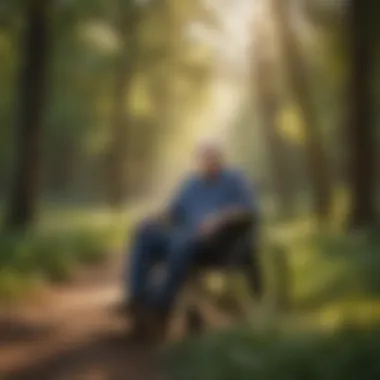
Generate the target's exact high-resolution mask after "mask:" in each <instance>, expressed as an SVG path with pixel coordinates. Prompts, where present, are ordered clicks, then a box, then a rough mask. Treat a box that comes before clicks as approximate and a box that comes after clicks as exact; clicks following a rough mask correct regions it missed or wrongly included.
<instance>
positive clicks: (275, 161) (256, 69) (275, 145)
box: [252, 49, 294, 215]
mask: <svg viewBox="0 0 380 380" xmlns="http://www.w3.org/2000/svg"><path fill="white" fill-rule="evenodd" d="M255 51H256V55H255V57H254V59H253V61H252V74H253V75H252V76H253V81H254V85H255V88H256V101H257V105H258V107H257V110H258V112H259V113H260V115H259V117H260V119H261V125H262V131H263V136H264V138H265V140H266V143H267V146H268V152H269V153H268V154H269V161H270V168H271V174H272V182H273V184H274V190H275V193H276V195H277V197H278V200H279V206H280V214H281V215H290V214H291V213H292V211H293V210H292V206H294V204H293V200H294V199H293V194H292V189H291V187H290V181H289V174H290V173H289V167H288V165H287V159H286V155H285V154H284V153H285V150H284V146H283V145H284V144H283V141H282V138H281V136H280V135H279V133H278V129H277V125H276V124H277V120H278V118H277V115H278V108H279V101H280V99H279V94H278V89H277V88H276V83H275V80H273V78H274V76H275V75H274V74H275V72H276V67H275V65H274V61H273V59H272V58H271V57H269V56H266V53H265V51H264V49H256V50H255Z"/></svg>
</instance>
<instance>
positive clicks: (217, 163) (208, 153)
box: [196, 141, 224, 178]
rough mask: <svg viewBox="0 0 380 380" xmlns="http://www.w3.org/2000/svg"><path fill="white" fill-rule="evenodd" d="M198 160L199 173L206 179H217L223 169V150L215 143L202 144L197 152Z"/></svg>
mask: <svg viewBox="0 0 380 380" xmlns="http://www.w3.org/2000/svg"><path fill="white" fill-rule="evenodd" d="M196 158H197V162H198V168H199V171H200V173H201V174H202V175H203V176H205V177H210V178H211V177H215V176H217V175H218V174H219V172H220V171H221V170H222V169H223V166H224V152H223V148H222V147H221V145H220V144H218V143H217V142H215V141H206V142H202V143H200V144H199V145H198V147H197V150H196Z"/></svg>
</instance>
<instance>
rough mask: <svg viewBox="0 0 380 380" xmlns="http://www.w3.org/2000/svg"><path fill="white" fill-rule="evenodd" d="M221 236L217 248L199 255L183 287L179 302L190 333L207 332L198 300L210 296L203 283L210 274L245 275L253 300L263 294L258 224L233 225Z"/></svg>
mask: <svg viewBox="0 0 380 380" xmlns="http://www.w3.org/2000/svg"><path fill="white" fill-rule="evenodd" d="M220 235H221V236H220V239H219V240H218V242H217V244H215V246H213V247H208V248H207V249H203V250H200V251H199V252H197V254H196V257H195V259H194V261H193V264H192V266H191V268H190V270H189V274H188V276H187V280H186V283H185V284H184V289H183V290H184V291H183V292H182V297H180V300H179V303H180V304H181V309H182V310H183V311H184V312H185V325H186V330H187V332H188V333H189V334H196V333H200V332H201V331H202V330H203V329H204V325H205V322H204V318H203V316H202V314H203V313H202V307H201V306H200V305H199V300H200V299H202V297H204V296H205V295H206V294H207V291H206V289H205V286H204V281H203V280H204V278H205V276H207V275H208V274H210V273H215V272H216V273H218V274H221V275H223V276H227V277H228V276H229V275H230V274H232V273H237V274H239V275H243V276H244V277H245V280H246V282H247V284H248V285H249V290H250V293H251V295H252V297H253V298H255V299H257V300H259V299H260V298H261V297H262V295H263V278H262V268H261V263H260V259H259V241H258V235H259V234H258V228H257V223H255V222H254V221H253V219H252V218H251V217H250V218H248V219H245V220H242V221H240V222H239V223H234V225H233V226H232V227H231V226H227V227H226V228H225V230H224V231H221V234H220Z"/></svg>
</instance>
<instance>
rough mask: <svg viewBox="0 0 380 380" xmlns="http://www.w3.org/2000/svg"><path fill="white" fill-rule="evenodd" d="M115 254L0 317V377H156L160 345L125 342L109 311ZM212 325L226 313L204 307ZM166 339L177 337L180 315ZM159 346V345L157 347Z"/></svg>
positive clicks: (116, 288) (115, 288)
mask: <svg viewBox="0 0 380 380" xmlns="http://www.w3.org/2000/svg"><path fill="white" fill-rule="evenodd" d="M120 268H121V263H120V259H119V258H117V260H114V261H113V262H111V263H110V264H108V265H107V266H103V267H102V268H98V269H92V270H90V271H87V272H85V273H84V274H82V275H80V276H79V278H78V279H76V280H75V281H73V283H72V284H69V285H66V286H63V287H62V288H56V289H53V290H51V292H50V293H49V294H48V295H46V296H44V299H43V301H41V303H39V304H38V305H35V306H31V307H28V308H27V310H25V309H22V310H8V311H7V313H6V315H4V313H3V315H2V317H1V318H0V380H34V379H35V380H87V379H88V380H119V379H120V380H126V379H128V380H156V379H157V380H161V379H162V378H164V377H163V376H162V374H161V373H160V372H161V371H160V370H159V351H160V347H153V346H146V345H145V346H143V345H141V346H138V345H136V344H132V343H130V342H128V326H127V322H126V321H122V320H120V319H119V318H118V317H117V316H116V315H115V314H114V313H113V312H112V308H113V306H114V305H115V304H116V303H117V302H118V301H119V300H120V291H121V287H120V282H119V280H120ZM207 313H208V315H207V319H209V318H211V320H212V328H215V326H217V325H219V326H224V325H226V324H228V323H230V322H229V318H227V319H226V318H221V316H218V315H217V314H214V312H213V311H212V310H210V311H207ZM174 321H178V323H175V322H174V323H172V326H171V328H170V337H169V339H170V340H173V339H178V338H181V336H182V331H183V330H181V321H180V318H177V319H176V320H174ZM161 348H162V347H161Z"/></svg>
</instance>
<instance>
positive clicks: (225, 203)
mask: <svg viewBox="0 0 380 380" xmlns="http://www.w3.org/2000/svg"><path fill="white" fill-rule="evenodd" d="M196 158H197V170H196V172H195V173H192V174H191V175H190V176H189V178H187V179H186V180H185V181H184V182H183V184H182V185H181V186H180V189H179V191H178V193H177V194H176V196H175V197H174V198H173V200H172V202H171V204H170V205H169V207H168V209H167V210H166V212H165V213H164V215H163V216H161V217H159V218H153V219H150V220H147V221H145V222H143V223H141V224H140V225H139V226H138V228H137V231H136V232H135V234H134V238H133V241H132V249H131V266H130V274H129V275H128V278H129V281H130V283H129V284H128V287H129V290H130V295H131V300H130V303H129V306H128V310H129V311H132V312H133V313H134V316H135V317H136V319H141V318H142V316H143V314H142V313H144V310H145V311H146V313H148V314H150V315H152V310H154V312H155V313H156V314H155V319H156V320H160V319H162V320H164V319H165V317H166V316H167V314H168V312H169V311H170V310H171V308H172V305H173V302H174V300H175V298H176V295H177V293H178V291H179V289H180V287H181V285H182V284H183V282H184V280H185V278H186V275H187V273H188V270H189V268H190V266H191V265H192V264H193V262H194V260H195V259H196V255H197V254H199V252H213V254H214V255H219V254H221V253H220V252H221V251H222V249H223V250H224V251H225V248H226V246H227V245H228V244H230V243H232V239H233V236H234V234H233V233H232V234H231V233H229V232H232V231H233V229H234V226H238V225H239V223H241V222H242V221H244V220H247V219H251V217H252V216H253V215H255V214H256V205H255V203H254V199H253V195H252V192H251V190H250V189H249V186H248V185H247V183H246V180H245V178H244V176H243V175H242V174H241V173H240V172H238V171H237V170H234V169H232V168H230V167H229V166H228V165H227V164H226V162H225V159H224V155H223V152H222V150H221V149H220V147H219V146H218V145H217V144H213V143H207V144H202V146H200V147H199V148H198V149H197V152H196ZM211 248H212V249H211ZM221 248H222V249H221ZM205 254H206V253H205ZM210 254H211V253H210ZM157 262H163V263H164V266H165V269H166V270H165V275H164V277H163V280H162V282H161V283H160V284H158V285H157V284H156V285H155V286H154V287H153V286H150V281H151V278H150V277H151V276H150V275H151V269H152V267H153V266H154V265H155V264H156V263H157ZM148 307H149V311H148V309H147V308H148ZM161 317H162V318H161Z"/></svg>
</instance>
